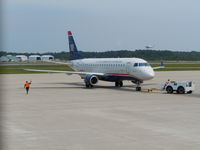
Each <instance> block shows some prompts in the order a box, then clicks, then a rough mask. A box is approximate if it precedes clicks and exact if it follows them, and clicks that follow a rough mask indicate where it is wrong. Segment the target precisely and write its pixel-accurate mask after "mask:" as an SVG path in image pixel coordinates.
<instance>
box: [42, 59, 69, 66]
mask: <svg viewBox="0 0 200 150" xmlns="http://www.w3.org/2000/svg"><path fill="white" fill-rule="evenodd" d="M43 61H44V60H43ZM44 62H48V63H54V64H60V65H71V63H69V62H58V61H47V60H45V61H44Z"/></svg>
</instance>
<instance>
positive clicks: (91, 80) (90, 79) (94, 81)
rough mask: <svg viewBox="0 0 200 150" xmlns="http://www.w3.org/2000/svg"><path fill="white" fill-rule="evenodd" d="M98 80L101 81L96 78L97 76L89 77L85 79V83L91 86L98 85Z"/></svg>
mask: <svg viewBox="0 0 200 150" xmlns="http://www.w3.org/2000/svg"><path fill="white" fill-rule="evenodd" d="M98 80H99V79H98V77H97V76H95V75H87V76H86V77H85V82H86V83H87V84H90V85H94V84H97V82H98Z"/></svg>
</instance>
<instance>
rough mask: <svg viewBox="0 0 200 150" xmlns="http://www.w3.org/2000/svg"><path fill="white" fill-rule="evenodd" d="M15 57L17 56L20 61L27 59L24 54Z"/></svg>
mask: <svg viewBox="0 0 200 150" xmlns="http://www.w3.org/2000/svg"><path fill="white" fill-rule="evenodd" d="M16 57H17V58H19V59H20V60H21V61H27V60H28V57H27V56H26V55H16Z"/></svg>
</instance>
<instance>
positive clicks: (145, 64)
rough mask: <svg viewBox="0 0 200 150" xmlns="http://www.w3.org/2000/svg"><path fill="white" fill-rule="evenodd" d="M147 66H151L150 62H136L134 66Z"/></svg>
mask: <svg viewBox="0 0 200 150" xmlns="http://www.w3.org/2000/svg"><path fill="white" fill-rule="evenodd" d="M138 66H139V67H147V66H150V65H149V64H148V63H135V64H134V67H138Z"/></svg>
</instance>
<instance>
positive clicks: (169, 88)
mask: <svg viewBox="0 0 200 150" xmlns="http://www.w3.org/2000/svg"><path fill="white" fill-rule="evenodd" d="M166 91H167V93H168V94H172V93H173V88H172V87H171V86H168V87H167V89H166Z"/></svg>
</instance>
